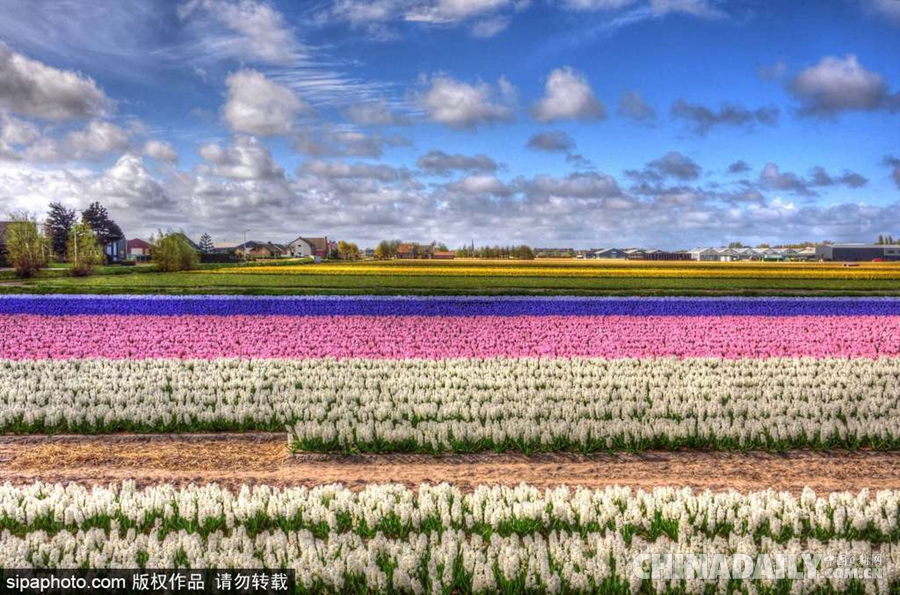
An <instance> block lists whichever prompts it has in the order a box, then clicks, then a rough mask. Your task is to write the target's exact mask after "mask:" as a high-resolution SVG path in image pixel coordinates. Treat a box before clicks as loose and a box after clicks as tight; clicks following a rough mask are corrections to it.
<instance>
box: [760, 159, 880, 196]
mask: <svg viewBox="0 0 900 595" xmlns="http://www.w3.org/2000/svg"><path fill="white" fill-rule="evenodd" d="M759 183H760V185H761V186H762V187H763V188H768V189H771V190H783V191H786V192H793V193H795V194H799V195H801V196H808V197H809V196H817V195H818V193H817V192H816V191H815V190H814V188H816V187H828V186H839V185H840V186H846V187H847V188H854V189H855V188H861V187H863V186H865V185H866V184H868V183H869V180H867V179H866V178H865V177H864V176H862V175H860V174H858V173H856V172H852V171H844V173H842V174H841V175H839V176H832V175H831V174H829V173H828V172H827V171H826V170H825V168H824V167H822V166H819V165H817V166H814V167H812V168H811V169H810V170H809V176H808V177H802V176H798V175H797V174H794V173H791V172H782V171H781V169H780V168H779V167H778V165H776V164H775V163H771V162H770V163H767V164H766V165H765V167H763V169H762V171H761V172H760V174H759Z"/></svg>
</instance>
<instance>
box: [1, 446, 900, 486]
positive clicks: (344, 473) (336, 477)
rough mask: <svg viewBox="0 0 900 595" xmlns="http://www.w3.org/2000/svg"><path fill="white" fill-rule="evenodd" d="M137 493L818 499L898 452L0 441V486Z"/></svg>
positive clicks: (881, 470)
mask: <svg viewBox="0 0 900 595" xmlns="http://www.w3.org/2000/svg"><path fill="white" fill-rule="evenodd" d="M125 479H134V480H136V481H137V482H138V483H139V484H141V485H147V484H153V483H160V482H172V483H178V484H185V483H191V482H194V483H203V482H217V483H220V484H224V485H228V486H231V487H235V486H239V485H240V484H243V483H249V484H256V483H267V484H274V485H305V486H314V485H319V484H325V483H335V482H339V483H343V484H344V485H347V486H350V487H353V488H361V487H362V486H364V485H365V484H366V483H371V482H398V483H403V484H406V485H408V486H415V485H417V484H419V483H421V482H425V481H427V482H432V483H437V482H442V481H446V482H450V483H453V484H456V485H458V486H459V487H461V488H463V489H472V488H473V487H474V486H476V485H478V484H481V483H502V484H507V485H515V484H517V483H520V482H527V483H530V484H534V485H537V486H555V485H561V484H568V485H583V486H587V487H603V486H607V485H612V484H618V485H625V486H631V487H634V488H653V487H656V486H666V485H669V486H671V485H677V486H691V487H694V488H698V489H706V488H709V489H713V490H723V489H728V488H734V489H739V490H742V491H749V490H760V489H766V488H773V489H777V490H788V491H791V492H799V491H801V490H802V489H803V487H804V486H807V485H808V486H810V487H812V488H813V489H815V490H816V491H817V492H823V493H824V492H830V491H841V490H850V491H856V490H860V489H863V488H869V489H887V488H892V489H900V452H866V451H864V452H855V453H851V452H834V453H818V452H801V451H797V452H790V453H786V454H767V453H746V454H741V453H719V452H674V453H672V452H651V453H645V454H642V455H627V454H622V455H592V456H579V455H571V454H556V455H538V456H533V457H525V456H522V455H515V454H503V455H498V454H478V455H452V456H442V457H429V456H423V455H359V456H339V455H321V454H301V455H298V456H295V457H291V456H290V455H289V453H288V451H287V440H286V438H285V437H284V436H283V435H281V434H214V435H161V436H134V435H115V436H97V437H91V436H58V437H44V436H29V437H17V436H0V482H6V481H9V482H12V483H17V484H21V483H27V482H31V481H37V480H41V481H51V482H56V481H60V482H68V481H79V482H87V483H101V484H105V483H110V482H119V481H122V480H125Z"/></svg>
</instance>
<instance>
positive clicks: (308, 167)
mask: <svg viewBox="0 0 900 595" xmlns="http://www.w3.org/2000/svg"><path fill="white" fill-rule="evenodd" d="M301 171H302V172H303V173H308V174H312V175H314V176H318V177H320V178H344V179H362V180H379V181H381V182H393V181H396V180H398V179H403V178H409V177H410V172H409V170H407V169H398V168H395V167H391V166H389V165H384V164H377V165H374V164H370V163H346V162H344V161H324V160H321V159H315V160H312V161H307V162H306V163H304V164H303V165H302V166H301Z"/></svg>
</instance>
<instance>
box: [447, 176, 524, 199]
mask: <svg viewBox="0 0 900 595" xmlns="http://www.w3.org/2000/svg"><path fill="white" fill-rule="evenodd" d="M451 188H453V189H455V190H458V191H460V192H463V193H464V194H490V195H493V196H511V195H512V194H513V193H514V192H515V189H514V188H512V187H510V186H507V185H506V184H504V183H503V182H501V181H500V180H498V179H497V177H496V176H486V175H472V176H466V177H465V178H463V179H462V180H460V181H458V182H454V183H453V184H451Z"/></svg>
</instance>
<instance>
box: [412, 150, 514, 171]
mask: <svg viewBox="0 0 900 595" xmlns="http://www.w3.org/2000/svg"><path fill="white" fill-rule="evenodd" d="M416 165H418V166H419V168H420V169H421V170H422V171H424V172H426V173H427V174H430V175H438V176H449V175H450V174H451V173H452V172H454V171H468V172H493V171H497V167H498V165H497V162H496V161H494V160H493V159H491V158H490V157H488V156H487V155H485V154H483V153H480V154H478V155H460V154H459V153H455V154H452V155H450V154H447V153H445V152H443V151H428V152H427V153H425V154H424V155H422V156H421V157H419V160H418V161H417V162H416Z"/></svg>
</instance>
